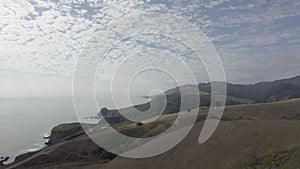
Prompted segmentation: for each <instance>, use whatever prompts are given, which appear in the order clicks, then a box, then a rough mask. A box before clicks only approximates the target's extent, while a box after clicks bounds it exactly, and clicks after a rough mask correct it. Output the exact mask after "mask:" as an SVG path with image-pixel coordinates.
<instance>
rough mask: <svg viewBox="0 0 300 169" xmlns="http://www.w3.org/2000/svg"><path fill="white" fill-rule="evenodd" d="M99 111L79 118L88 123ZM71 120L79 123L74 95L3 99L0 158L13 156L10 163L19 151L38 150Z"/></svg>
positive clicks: (93, 120) (0, 114) (141, 99)
mask: <svg viewBox="0 0 300 169" xmlns="http://www.w3.org/2000/svg"><path fill="white" fill-rule="evenodd" d="M138 100H139V101H138ZM135 102H136V103H138V102H140V103H142V102H145V99H143V98H142V97H141V98H139V99H136V101H135ZM102 105H103V106H104V105H112V102H111V101H109V100H105V99H102V103H101V104H100V105H99V106H102ZM108 107H111V106H108ZM96 113H97V112H90V113H87V115H86V117H80V118H83V119H84V120H85V121H86V122H89V117H92V116H95V115H96ZM83 119H80V121H82V120H83ZM90 120H91V123H95V119H90ZM70 122H78V119H77V115H76V113H75V109H74V106H73V100H72V97H69V98H67V97H66V98H1V99H0V133H1V138H0V157H3V156H4V157H7V156H8V157H10V160H9V161H8V163H9V162H12V161H13V160H14V158H15V157H16V156H18V155H20V154H24V153H26V152H31V151H36V150H39V149H41V148H43V147H44V146H45V142H47V140H46V139H44V136H46V135H48V134H50V131H51V129H52V128H53V127H54V126H56V125H58V124H61V123H70Z"/></svg>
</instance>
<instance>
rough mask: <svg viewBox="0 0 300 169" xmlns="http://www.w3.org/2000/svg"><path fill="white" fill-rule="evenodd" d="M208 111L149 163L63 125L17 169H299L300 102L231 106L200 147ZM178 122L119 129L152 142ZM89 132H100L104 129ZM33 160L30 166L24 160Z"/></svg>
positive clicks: (164, 118) (166, 119) (170, 116)
mask: <svg viewBox="0 0 300 169" xmlns="http://www.w3.org/2000/svg"><path fill="white" fill-rule="evenodd" d="M192 111H194V110H192ZM207 111H208V110H207V109H201V110H200V111H199V115H198V119H197V124H196V125H195V126H194V127H193V129H192V131H191V132H190V133H189V134H188V136H187V137H186V138H185V139H184V140H183V141H182V142H181V143H180V144H178V145H177V146H176V147H175V148H173V149H172V150H170V151H168V152H166V153H164V154H161V155H159V156H155V157H151V158H145V159H128V158H122V157H116V156H115V155H113V154H110V153H108V152H106V151H104V150H103V149H101V148H99V147H98V146H97V145H96V144H95V143H94V142H93V141H91V140H90V139H89V137H87V136H86V135H85V133H84V132H82V131H77V132H75V133H71V132H70V131H71V130H72V131H73V128H75V129H76V128H77V127H78V124H63V125H60V126H57V127H56V128H54V129H53V130H52V133H51V137H56V141H55V144H53V145H51V146H48V147H46V148H45V149H43V150H41V151H39V152H36V153H31V154H27V155H23V156H20V157H18V158H17V160H16V162H15V163H14V164H18V163H19V164H21V165H20V166H17V167H16V168H20V169H23V168H24V169H29V168H30V169H39V168H45V169H51V168H80V169H93V168H95V169H96V168H97V169H117V168H122V169H127V168H128V169H132V168H145V169H154V168H166V169H168V168H170V169H176V168H178V169H181V168H190V169H194V168H204V169H210V168H222V169H252V168H253V169H254V168H259V167H261V168H270V167H271V166H273V165H274V166H276V167H277V168H280V167H281V168H285V169H295V168H299V163H297V162H298V161H299V160H300V156H298V155H299V147H300V135H299V133H298V132H297V131H300V123H299V120H300V99H292V100H287V101H282V102H276V103H263V104H249V105H234V106H228V107H226V108H225V112H224V116H223V118H222V121H221V123H220V126H219V127H218V129H217V130H216V132H215V133H214V135H213V136H212V138H210V139H209V140H208V141H207V142H206V143H204V144H199V143H198V137H199V133H200V130H201V128H202V126H203V120H205V118H206V114H207ZM176 117H177V114H176V113H175V114H166V115H163V116H162V117H160V118H159V119H157V121H155V122H152V123H148V124H144V125H143V126H142V127H137V126H136V125H135V124H132V123H129V124H123V125H120V126H115V128H116V129H117V130H119V131H120V132H123V133H124V134H127V135H131V136H136V137H137V136H138V137H141V136H142V137H147V136H150V135H153V134H158V133H160V132H162V131H164V130H165V129H166V128H168V126H169V125H170V124H171V123H172V122H173V121H174V119H175V118H176ZM90 127H91V128H93V129H95V130H96V129H97V127H99V125H92V126H90ZM58 134H60V135H61V136H60V137H58ZM28 157H29V160H28V161H27V160H25V159H28ZM24 160H25V161H24ZM22 161H23V162H24V163H22ZM276 167H272V168H276Z"/></svg>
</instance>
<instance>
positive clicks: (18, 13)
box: [0, 0, 300, 83]
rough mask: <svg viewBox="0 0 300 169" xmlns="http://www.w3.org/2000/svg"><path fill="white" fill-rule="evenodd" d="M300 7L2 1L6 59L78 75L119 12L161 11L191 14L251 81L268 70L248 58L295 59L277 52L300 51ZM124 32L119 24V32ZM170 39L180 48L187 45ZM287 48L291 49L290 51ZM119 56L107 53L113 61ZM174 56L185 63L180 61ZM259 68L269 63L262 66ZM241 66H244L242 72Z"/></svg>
mask: <svg viewBox="0 0 300 169" xmlns="http://www.w3.org/2000/svg"><path fill="white" fill-rule="evenodd" d="M299 8H300V2H292V1H288V0H283V1H279V0H272V1H246V0H242V1H228V0H204V1H203V0H176V1H173V0H168V1H165V0H148V1H142V0H132V1H128V0H119V1H110V0H103V1H100V0H57V1H54V0H52V1H42V0H24V1H17V0H7V1H1V2H0V18H1V19H0V51H1V57H0V66H1V70H2V71H3V70H9V71H12V72H14V71H17V72H20V73H24V74H26V73H33V74H39V75H49V74H51V75H55V76H68V77H71V76H72V74H73V71H74V67H75V64H76V61H77V58H78V57H79V56H80V54H82V52H83V51H84V50H85V48H86V44H87V43H88V42H89V41H90V40H92V39H93V36H95V35H96V34H97V32H102V31H105V30H108V29H110V28H109V27H108V25H109V24H110V23H112V22H113V21H115V20H116V19H118V18H123V17H124V16H130V15H135V14H138V13H145V12H149V11H152V12H153V11H156V12H162V13H167V14H171V15H176V16H178V17H180V18H184V19H186V20H188V21H190V22H191V23H193V24H194V25H196V26H197V27H198V28H199V30H200V31H203V32H204V33H205V35H207V36H208V37H209V39H210V40H211V41H212V43H213V44H214V45H215V47H216V49H217V51H218V52H219V54H220V56H221V58H222V60H223V62H224V66H225V68H226V70H227V71H228V72H226V73H227V76H229V79H230V80H233V81H239V80H240V81H244V80H245V79H244V78H243V76H245V77H248V76H249V77H251V78H249V81H255V80H257V78H255V77H256V76H260V75H259V72H260V71H257V72H253V73H251V72H249V71H244V70H245V69H246V68H247V67H249V68H250V66H248V65H247V64H249V65H252V64H255V61H256V60H259V59H260V58H261V57H264V56H270V57H274V59H278V60H280V61H281V62H283V63H284V65H287V66H288V65H290V64H291V65H293V63H292V62H290V61H288V60H287V59H280V57H277V55H276V54H278V52H280V51H289V53H290V54H291V56H290V57H289V59H290V60H293V58H295V57H298V56H297V55H295V53H299V52H300V51H299V49H300V48H299V45H300V42H299V38H300V37H299V36H300V29H299V23H298V22H297V21H298V20H299V17H300V11H299ZM158 22H162V21H158ZM120 30H121V29H120ZM171 33H172V32H171ZM121 34H122V32H121V33H120V32H119V35H118V36H121ZM103 38H104V37H103ZM107 38H116V37H109V36H107ZM190 38H193V36H191V37H190ZM113 40H114V39H112V41H113ZM144 40H146V41H147V39H144ZM148 40H151V41H154V40H153V39H148ZM158 40H160V41H163V40H165V39H158ZM144 45H145V44H144ZM169 47H170V48H169V49H171V48H176V47H177V48H179V45H173V46H171V45H170V46H169ZM121 48H123V49H125V48H126V47H125V46H123V47H121ZM134 48H135V49H136V50H137V51H141V50H142V47H141V44H136V46H134V47H133V49H134ZM128 49H129V48H128ZM159 50H162V49H159ZM179 50H180V49H179ZM145 51H146V50H145ZM114 52H115V53H111V54H110V58H109V59H113V58H114V54H117V53H118V51H114ZM129 52H131V51H130V50H129ZM132 52H134V51H132ZM172 52H173V53H176V52H178V51H175V50H174V51H172ZM123 54H124V53H123ZM149 54H150V52H149ZM151 54H152V55H153V56H155V55H154V54H153V53H151ZM185 54H186V53H185ZM280 56H281V57H288V56H287V55H285V54H283V55H280ZM141 58H142V57H141ZM187 59H188V58H187ZM149 60H151V61H153V62H160V63H167V62H168V58H161V57H152V58H149ZM111 62H112V61H111V60H107V63H111ZM189 63H190V64H191V65H192V66H193V67H195V69H197V65H200V64H201V63H199V62H193V61H189ZM89 64H91V65H93V64H94V63H89ZM168 64H169V65H174V66H173V67H174V69H177V70H180V66H181V64H180V63H179V62H173V63H168ZM272 64H274V65H278V63H272ZM132 65H138V62H137V61H136V60H132ZM93 66H94V65H93ZM245 67H246V68H245ZM274 67H275V66H271V67H270V69H275V68H274ZM292 67H294V66H292ZM247 69H248V68H247ZM255 69H257V70H261V71H262V70H264V69H263V67H261V66H259V67H256V68H255ZM279 70H280V71H279ZM279 70H277V71H276V73H277V74H280V73H282V74H285V73H286V72H285V71H284V70H281V69H279ZM237 72H243V73H242V74H241V75H237V74H238V73H237ZM202 73H203V69H202V67H201V69H199V68H198V74H199V77H200V75H201V74H202ZM295 73H298V72H297V70H296V69H294V68H293V69H291V70H290V71H289V73H288V74H295ZM204 74H205V73H204ZM248 74H251V75H248ZM269 77H270V78H271V76H269ZM203 78H204V76H203ZM11 82H12V81H11ZM16 83H17V81H16ZM38 83H40V82H38ZM41 83H42V82H41Z"/></svg>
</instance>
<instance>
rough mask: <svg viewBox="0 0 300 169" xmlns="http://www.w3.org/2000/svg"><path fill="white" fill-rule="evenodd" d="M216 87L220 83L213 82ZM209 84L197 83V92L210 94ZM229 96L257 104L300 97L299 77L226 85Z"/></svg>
mask: <svg viewBox="0 0 300 169" xmlns="http://www.w3.org/2000/svg"><path fill="white" fill-rule="evenodd" d="M213 83H216V85H218V84H220V82H213ZM210 86H211V83H199V84H198V87H199V90H201V91H204V92H208V93H210V91H211V89H210ZM227 94H228V95H229V96H233V97H237V98H244V99H249V100H253V101H255V102H257V103H262V102H273V101H280V100H285V99H289V98H299V97H300V76H296V77H293V78H289V79H282V80H276V81H273V82H260V83H255V84H247V85H243V84H232V83H227Z"/></svg>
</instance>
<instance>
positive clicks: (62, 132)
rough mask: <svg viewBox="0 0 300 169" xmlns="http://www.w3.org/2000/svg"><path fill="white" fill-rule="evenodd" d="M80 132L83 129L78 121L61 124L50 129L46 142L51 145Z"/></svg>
mask: <svg viewBox="0 0 300 169" xmlns="http://www.w3.org/2000/svg"><path fill="white" fill-rule="evenodd" d="M82 134H84V131H83V129H82V127H81V125H80V124H79V123H70V124H61V125H58V126H56V127H54V128H53V129H52V130H51V135H50V139H49V141H48V142H47V143H46V144H47V145H48V146H51V145H54V144H57V143H59V142H62V141H65V140H68V139H71V138H73V137H76V136H79V135H82Z"/></svg>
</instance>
